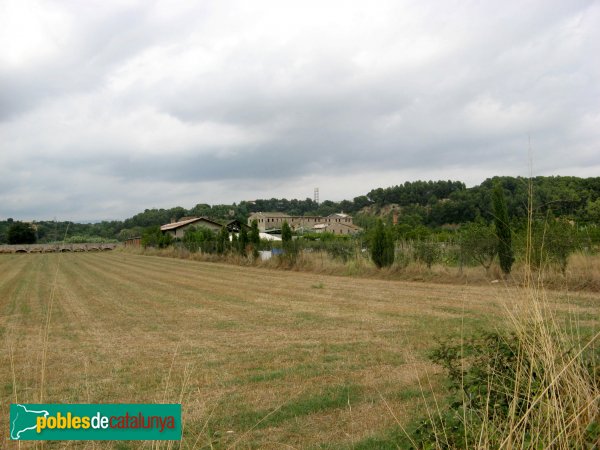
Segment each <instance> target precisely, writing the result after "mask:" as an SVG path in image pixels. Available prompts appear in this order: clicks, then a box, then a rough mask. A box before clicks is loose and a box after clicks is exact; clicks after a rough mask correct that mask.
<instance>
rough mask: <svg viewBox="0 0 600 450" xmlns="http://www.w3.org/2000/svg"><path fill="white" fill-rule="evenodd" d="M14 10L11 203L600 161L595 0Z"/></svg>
mask: <svg viewBox="0 0 600 450" xmlns="http://www.w3.org/2000/svg"><path fill="white" fill-rule="evenodd" d="M2 8H3V10H2V13H3V14H0V21H1V23H0V25H5V26H1V27H0V38H2V40H3V42H11V43H13V44H14V45H9V46H4V47H3V49H1V50H0V141H1V142H2V149H1V150H0V175H1V176H2V181H1V182H0V187H1V190H0V200H2V201H3V207H2V211H0V216H4V215H13V216H17V215H18V214H23V215H27V216H28V217H37V216H39V215H45V216H46V217H48V214H50V217H51V216H53V215H52V213H51V211H58V212H60V214H65V215H68V216H69V217H71V218H74V219H77V218H82V219H99V218H115V217H121V218H123V217H124V216H127V215H130V214H132V213H134V212H136V211H138V210H143V209H144V208H146V207H151V206H163V207H168V206H172V205H175V204H182V205H184V206H188V207H190V206H193V205H194V204H195V203H199V202H209V203H213V202H216V203H219V202H225V201H236V200H241V199H245V198H257V197H261V196H264V197H273V196H286V197H306V196H310V195H311V193H312V188H313V187H314V186H320V187H321V188H322V189H321V192H322V198H332V199H342V198H352V197H354V196H356V195H360V194H364V193H366V192H367V191H369V190H370V189H372V188H375V187H379V186H386V185H390V184H397V183H402V182H403V181H405V180H407V179H418V178H421V179H436V178H444V179H448V178H456V179H461V180H463V181H465V182H467V183H468V184H475V183H478V182H480V181H482V180H483V179H485V178H486V177H488V176H491V175H495V174H509V175H518V174H521V175H526V174H527V173H528V170H527V160H528V156H527V152H528V150H527V149H528V137H529V136H531V139H532V143H533V147H534V150H535V151H534V158H535V161H534V162H535V167H536V168H538V169H537V170H539V172H541V173H544V174H557V173H558V174H562V173H565V174H567V173H568V174H578V173H579V174H581V175H594V174H597V173H598V172H597V171H596V172H594V171H595V170H597V168H598V166H599V165H600V161H599V160H598V156H597V155H598V154H600V152H599V151H598V145H597V142H598V138H599V137H600V136H599V134H600V131H599V130H600V126H598V117H600V105H599V104H598V102H597V98H598V95H599V94H600V87H599V86H598V84H597V79H598V77H599V76H600V63H598V62H597V58H595V55H596V54H598V53H600V48H599V47H600V6H599V5H598V4H597V3H594V2H591V1H575V2H559V1H556V2H548V1H543V2H542V1H540V2H528V3H522V2H503V3H502V4H500V3H498V4H496V3H487V4H486V3H451V2H440V3H438V4H424V3H423V2H417V1H410V0H406V1H402V2H397V1H379V2H376V3H375V4H372V5H371V4H366V3H364V2H355V1H349V2H348V1H344V2H342V1H334V2H325V3H324V2H318V1H313V0H310V1H306V2H282V1H274V0H273V1H264V0H259V1H256V2H246V1H208V2H198V3H196V2H187V1H177V2H173V1H163V0H155V1H153V2H150V3H149V2H145V1H133V0H132V1H128V2H121V1H114V2H105V1H103V2H100V1H97V2H78V1H71V2H49V1H48V2H33V1H32V0H26V1H25V0H23V1H22V2H14V1H6V2H4V3H2ZM536 149H539V150H536ZM565 152H568V154H569V158H568V161H565V158H564V155H565ZM90 205H91V206H90Z"/></svg>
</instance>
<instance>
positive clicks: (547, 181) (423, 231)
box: [0, 176, 600, 244]
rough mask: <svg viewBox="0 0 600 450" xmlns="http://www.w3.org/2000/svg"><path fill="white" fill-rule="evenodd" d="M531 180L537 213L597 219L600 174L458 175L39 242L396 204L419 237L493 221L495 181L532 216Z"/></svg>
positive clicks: (3, 239) (1, 226) (220, 208)
mask: <svg viewBox="0 0 600 450" xmlns="http://www.w3.org/2000/svg"><path fill="white" fill-rule="evenodd" d="M530 181H531V183H532V186H533V199H532V200H533V202H532V204H533V208H534V215H535V216H536V217H548V216H550V217H555V218H561V219H564V220H568V221H572V222H575V223H576V224H577V225H578V226H587V227H589V228H590V229H591V230H592V233H594V232H595V231H593V229H594V228H595V227H597V225H598V224H599V223H600V177H595V178H578V177H559V176H556V177H535V178H533V179H531V180H530V179H528V178H523V177H494V178H491V179H487V180H485V181H484V182H483V183H481V184H480V185H478V186H474V187H471V188H467V187H466V186H465V184H464V183H463V182H460V181H450V180H448V181H415V182H406V183H404V184H401V185H397V186H391V187H387V188H377V189H373V190H371V191H370V192H368V193H367V194H365V195H362V196H358V197H355V198H354V199H352V200H342V201H339V202H334V201H330V200H325V201H323V202H321V203H318V204H317V203H315V202H314V201H313V200H312V199H310V198H306V199H305V200H297V199H292V200H288V199H285V198H283V199H277V198H272V199H258V200H254V201H242V202H240V203H238V204H236V203H233V204H231V205H227V204H223V205H208V204H205V203H199V204H197V205H196V206H194V207H193V208H190V209H186V208H183V207H181V206H177V207H174V208H167V209H162V208H161V209H146V210H144V211H143V212H140V213H138V214H136V215H134V216H133V217H130V218H128V219H125V220H122V221H120V220H113V221H102V222H98V223H88V224H81V223H74V222H54V221H37V222H36V223H35V226H34V227H33V228H34V233H35V240H36V241H37V242H41V243H47V242H57V241H63V240H64V239H65V238H68V237H73V236H80V237H82V238H86V237H94V238H96V239H103V240H106V241H114V240H118V241H122V240H125V239H127V238H130V237H134V236H141V235H142V233H143V232H144V230H145V229H147V228H148V227H153V226H154V227H155V226H158V225H162V224H165V223H169V222H170V221H171V220H172V219H175V220H178V219H180V218H182V217H184V216H205V217H209V218H211V219H213V220H217V221H222V222H225V221H228V220H232V219H238V220H240V221H241V222H243V223H246V221H247V218H248V216H249V215H250V214H252V213H253V212H259V211H269V212H282V213H286V214H289V215H296V216H303V215H315V216H326V215H329V214H332V213H335V212H340V211H343V212H346V213H350V214H352V215H353V216H354V221H355V223H356V224H357V225H359V226H361V227H363V228H365V229H371V228H373V227H375V226H376V224H377V219H378V218H382V219H383V220H384V222H387V223H388V224H390V223H391V221H392V220H393V219H392V218H393V210H395V211H396V212H397V215H398V227H396V231H395V232H396V234H397V235H398V236H397V237H398V238H409V239H416V238H422V237H424V236H427V235H429V234H430V233H431V232H432V231H435V230H438V231H439V230H440V229H441V228H448V226H452V225H461V224H468V223H474V222H483V223H486V224H488V225H489V224H491V223H492V222H493V220H494V216H493V212H492V207H491V205H492V203H493V202H492V198H493V191H494V185H495V184H499V185H500V186H501V187H502V190H503V193H504V197H505V202H506V210H507V214H508V217H509V220H510V221H511V224H512V226H513V227H520V226H521V225H520V224H521V223H523V222H524V221H526V220H527V217H528V213H527V205H528V186H529V182H530ZM15 222H16V221H13V220H12V219H8V220H5V221H0V243H1V244H6V243H9V229H10V228H11V227H12V226H13V225H14V224H15Z"/></svg>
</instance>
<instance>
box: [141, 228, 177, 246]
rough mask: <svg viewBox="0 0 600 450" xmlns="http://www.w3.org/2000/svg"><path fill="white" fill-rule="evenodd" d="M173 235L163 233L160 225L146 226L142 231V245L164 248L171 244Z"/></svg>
mask: <svg viewBox="0 0 600 450" xmlns="http://www.w3.org/2000/svg"><path fill="white" fill-rule="evenodd" d="M172 242H173V237H172V236H171V235H170V234H169V233H165V234H163V233H162V231H160V226H158V225H157V226H153V227H148V228H146V229H145V230H144V232H143V233H142V246H143V247H157V248H165V247H168V246H169V245H171V243H172Z"/></svg>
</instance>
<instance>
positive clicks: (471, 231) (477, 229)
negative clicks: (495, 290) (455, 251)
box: [460, 222, 498, 272]
mask: <svg viewBox="0 0 600 450" xmlns="http://www.w3.org/2000/svg"><path fill="white" fill-rule="evenodd" d="M460 250H461V256H462V257H463V258H471V259H472V260H474V261H476V262H478V263H479V264H481V265H482V266H483V267H484V268H485V271H486V272H487V271H488V270H489V269H490V266H491V265H492V262H494V258H495V257H496V254H497V253H498V241H497V239H496V234H495V233H494V229H493V228H492V227H491V226H489V225H486V224H485V223H481V222H473V223H469V224H467V225H464V226H462V227H461V233H460Z"/></svg>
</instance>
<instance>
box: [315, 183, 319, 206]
mask: <svg viewBox="0 0 600 450" xmlns="http://www.w3.org/2000/svg"><path fill="white" fill-rule="evenodd" d="M314 200H315V203H316V204H317V205H318V204H319V188H318V187H316V188H315V198H314Z"/></svg>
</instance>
